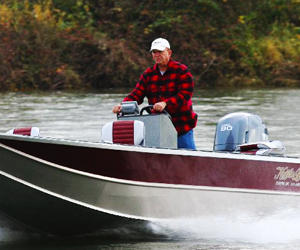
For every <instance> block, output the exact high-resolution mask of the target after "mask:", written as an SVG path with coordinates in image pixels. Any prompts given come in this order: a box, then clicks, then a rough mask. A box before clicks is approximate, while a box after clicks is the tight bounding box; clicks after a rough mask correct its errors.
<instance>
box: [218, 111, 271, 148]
mask: <svg viewBox="0 0 300 250" xmlns="http://www.w3.org/2000/svg"><path fill="white" fill-rule="evenodd" d="M261 141H268V130H267V128H266V126H265V125H264V124H263V122H262V119H261V118H260V117H259V116H258V115H253V114H250V113H243V112H237V113H231V114H228V115H226V116H224V117H222V118H221V119H220V120H219V122H218V124H217V127H216V133H215V141H214V151H234V150H235V148H236V147H237V146H238V145H241V144H245V143H253V142H261Z"/></svg>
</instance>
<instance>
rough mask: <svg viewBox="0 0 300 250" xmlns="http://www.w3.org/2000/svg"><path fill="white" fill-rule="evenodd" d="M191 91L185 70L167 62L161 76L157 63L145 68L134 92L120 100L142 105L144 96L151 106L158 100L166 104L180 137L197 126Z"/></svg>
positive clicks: (175, 63)
mask: <svg viewBox="0 0 300 250" xmlns="http://www.w3.org/2000/svg"><path fill="white" fill-rule="evenodd" d="M193 89H194V81H193V78H192V75H191V73H190V72H189V70H188V68H187V67H186V66H185V65H183V64H180V63H179V62H175V61H173V60H170V62H169V64H168V68H167V70H166V72H165V73H164V75H161V73H160V71H159V67H158V66H157V65H156V64H155V65H154V66H153V67H151V68H148V69H146V71H145V72H144V73H143V74H142V75H141V77H140V80H139V82H138V83H137V85H136V86H135V88H134V90H133V91H132V92H131V93H130V94H129V95H128V96H127V97H125V98H124V100H123V101H124V102H125V101H137V102H138V104H141V103H142V102H143V100H144V97H147V98H148V102H149V104H151V105H154V104H155V103H157V102H161V101H164V102H166V103H167V106H166V108H165V109H166V111H167V112H168V113H169V114H170V115H171V117H172V122H173V124H174V126H175V128H176V130H177V132H178V135H179V136H180V135H183V134H185V133H187V132H189V131H190V130H191V129H193V128H194V127H196V124H197V118H198V116H197V114H196V113H195V112H193V105H192V99H191V97H192V95H193Z"/></svg>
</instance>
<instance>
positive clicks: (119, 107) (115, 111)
mask: <svg viewBox="0 0 300 250" xmlns="http://www.w3.org/2000/svg"><path fill="white" fill-rule="evenodd" d="M121 109H122V106H121V105H120V104H119V105H116V106H114V107H113V109H112V112H113V113H115V114H119V113H120V112H121Z"/></svg>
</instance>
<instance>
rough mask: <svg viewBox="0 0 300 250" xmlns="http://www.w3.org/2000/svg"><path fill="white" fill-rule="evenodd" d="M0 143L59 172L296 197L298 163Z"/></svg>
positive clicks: (16, 141) (192, 153)
mask: <svg viewBox="0 0 300 250" xmlns="http://www.w3.org/2000/svg"><path fill="white" fill-rule="evenodd" d="M0 143H2V144H4V145H6V146H9V147H11V148H14V149H17V150H19V151H21V152H24V153H27V154H29V155H32V156H35V157H38V158H40V159H43V160H46V161H49V162H52V163H55V164H59V165H61V166H65V167H68V168H71V169H76V170H80V171H84V172H87V173H92V174H97V175H101V176H107V177H113V178H118V179H123V180H131V181H141V182H149V183H165V184H182V185H193V186H210V187H226V188H245V189H258V190H280V191H293V192H299V191H300V181H299V179H300V173H299V172H300V170H299V171H298V169H300V163H299V161H298V160H297V159H292V158H286V157H268V156H252V155H249V156H248V155H237V154H228V153H213V152H200V151H185V150H163V149H161V150H160V149H155V148H152V149H151V148H149V149H147V150H141V148H140V147H136V150H127V148H128V147H129V148H130V146H119V147H117V148H113V149H110V148H106V147H98V145H99V144H97V143H94V144H91V146H90V145H86V144H84V143H73V144H72V143H71V144H70V143H69V144H64V143H56V141H51V140H33V141H32V140H26V138H25V139H23V138H20V139H19V138H17V139H11V138H10V139H6V138H0ZM94 145H97V147H94ZM100 145H101V144H100ZM133 148H134V147H133ZM162 151H163V152H162ZM166 152H167V153H166ZM297 177H299V178H297ZM298 183H299V185H298Z"/></svg>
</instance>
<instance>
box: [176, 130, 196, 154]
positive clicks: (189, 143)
mask: <svg viewBox="0 0 300 250" xmlns="http://www.w3.org/2000/svg"><path fill="white" fill-rule="evenodd" d="M177 142H178V148H186V149H194V150H196V146H195V141H194V133H193V130H190V131H189V132H187V133H186V134H184V135H181V136H179V137H178V138H177Z"/></svg>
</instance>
